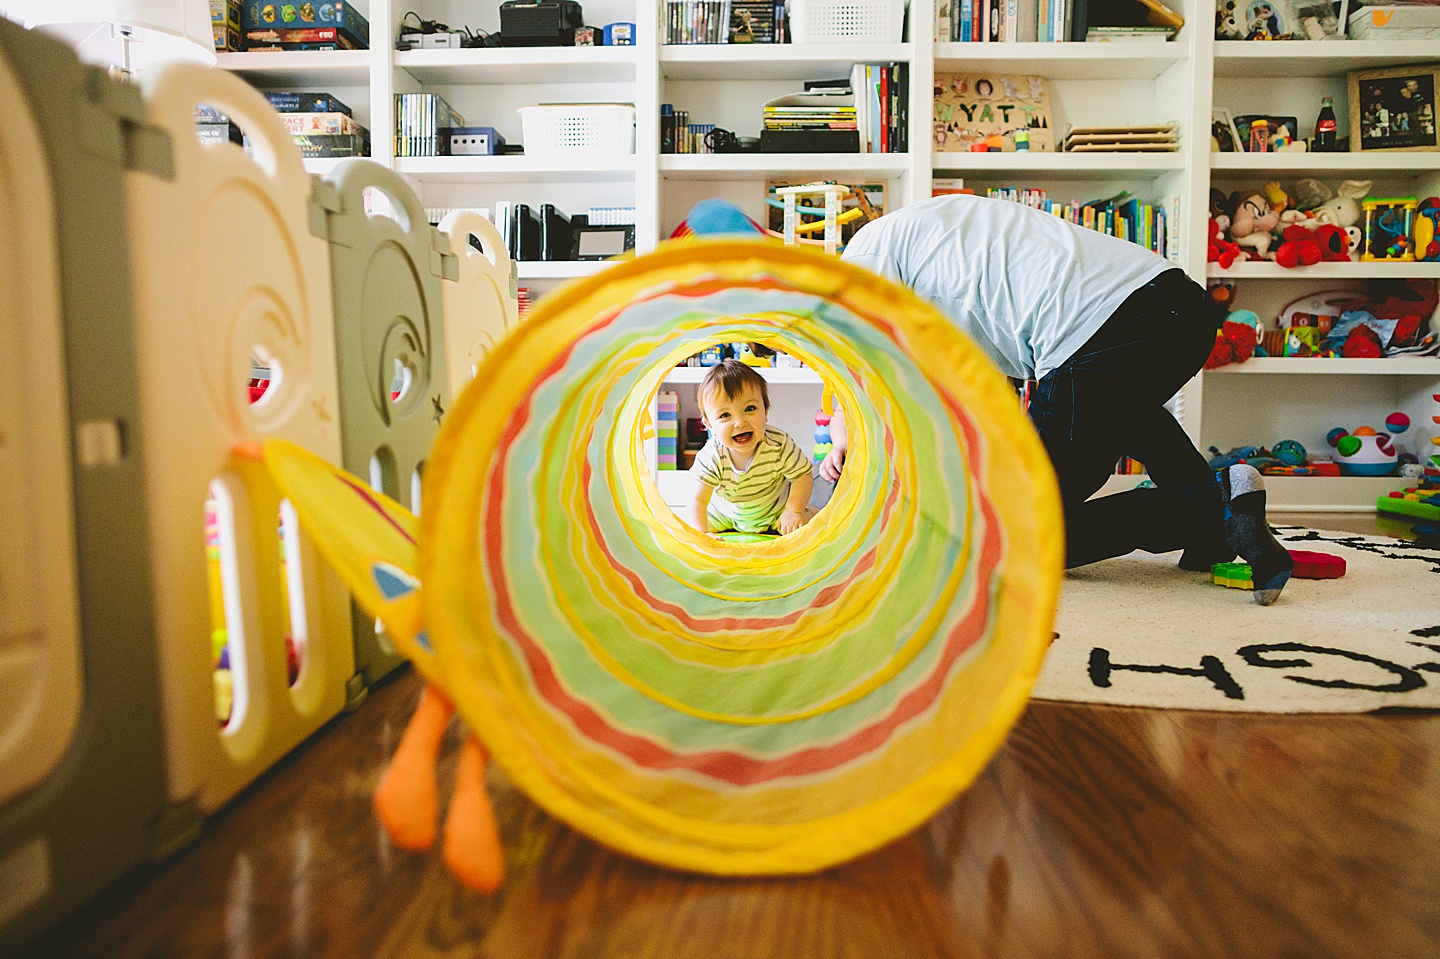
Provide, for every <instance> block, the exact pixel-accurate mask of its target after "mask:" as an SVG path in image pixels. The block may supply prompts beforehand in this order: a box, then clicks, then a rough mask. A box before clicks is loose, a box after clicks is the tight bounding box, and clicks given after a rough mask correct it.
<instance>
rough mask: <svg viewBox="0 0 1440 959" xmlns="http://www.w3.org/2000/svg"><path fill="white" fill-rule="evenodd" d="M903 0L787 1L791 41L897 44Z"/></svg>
mask: <svg viewBox="0 0 1440 959" xmlns="http://www.w3.org/2000/svg"><path fill="white" fill-rule="evenodd" d="M904 32H905V0H790V39H791V42H792V43H859V42H867V43H899V42H900V38H901V36H902V35H903V34H904Z"/></svg>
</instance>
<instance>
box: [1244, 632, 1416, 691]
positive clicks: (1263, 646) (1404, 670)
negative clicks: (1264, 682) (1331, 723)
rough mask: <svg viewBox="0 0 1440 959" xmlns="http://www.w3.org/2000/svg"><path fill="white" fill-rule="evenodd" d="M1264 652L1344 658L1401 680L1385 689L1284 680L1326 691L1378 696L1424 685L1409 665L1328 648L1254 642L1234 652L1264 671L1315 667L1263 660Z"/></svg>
mask: <svg viewBox="0 0 1440 959" xmlns="http://www.w3.org/2000/svg"><path fill="white" fill-rule="evenodd" d="M1266 653H1316V654H1318V655H1321V656H1343V657H1344V658H1345V659H1352V660H1354V661H1355V662H1357V663H1370V664H1372V665H1375V666H1379V667H1380V668H1381V669H1383V670H1386V671H1387V672H1391V673H1394V674H1395V675H1396V676H1398V677H1400V678H1399V679H1398V680H1396V681H1395V682H1393V683H1389V684H1388V685H1384V686H1372V685H1369V684H1368V683H1352V682H1350V680H1348V679H1310V678H1309V677H1307V676H1286V677H1285V678H1286V679H1290V680H1294V681H1295V682H1297V683H1305V684H1306V685H1308V686H1324V687H1326V688H1327V689H1369V690H1372V691H1374V692H1377V693H1408V692H1410V690H1412V689H1419V688H1421V687H1422V686H1424V685H1425V677H1424V676H1421V675H1420V674H1419V673H1417V672H1416V671H1415V670H1413V669H1411V668H1410V667H1408V666H1401V665H1400V664H1399V663H1392V662H1389V661H1388V660H1384V659H1376V658H1375V657H1374V656H1366V655H1365V654H1364V653H1357V652H1354V651H1353V650H1349V649H1331V648H1329V647H1327V646H1310V645H1308V644H1306V643H1257V644H1255V645H1254V646H1242V647H1241V648H1240V649H1237V650H1235V655H1237V656H1239V657H1240V658H1241V659H1243V660H1245V662H1247V663H1249V664H1250V665H1251V666H1262V667H1265V668H1267V669H1288V668H1291V667H1300V666H1311V665H1314V664H1313V663H1311V662H1310V661H1309V660H1307V659H1266V658H1265V654H1266Z"/></svg>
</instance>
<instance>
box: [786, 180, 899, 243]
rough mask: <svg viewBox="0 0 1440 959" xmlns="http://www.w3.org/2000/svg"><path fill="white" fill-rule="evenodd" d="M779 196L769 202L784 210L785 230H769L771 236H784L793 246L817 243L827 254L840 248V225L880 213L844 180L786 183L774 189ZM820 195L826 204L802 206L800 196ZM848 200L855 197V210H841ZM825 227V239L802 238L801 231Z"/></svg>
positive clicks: (861, 193) (862, 191) (862, 193)
mask: <svg viewBox="0 0 1440 959" xmlns="http://www.w3.org/2000/svg"><path fill="white" fill-rule="evenodd" d="M775 194H776V196H778V197H779V199H769V200H767V201H766V202H767V203H770V204H772V205H774V206H778V207H780V208H781V209H783V210H784V212H785V217H784V230H783V231H780V232H776V231H775V230H766V231H765V232H766V233H768V234H770V235H771V236H775V237H779V238H781V239H783V240H784V241H785V242H786V244H788V245H790V246H794V245H795V244H797V243H806V244H811V245H814V246H820V247H824V249H825V252H826V253H836V252H839V249H840V227H841V226H842V225H843V224H846V223H850V222H851V221H853V220H858V219H860V218H861V217H864V219H865V220H866V221H869V220H873V219H875V217H876V216H877V215H878V214H877V213H876V212H875V208H874V207H872V206H871V205H870V200H869V198H868V197H866V196H865V191H864V190H861V189H855V188H852V187H849V186H847V185H846V184H843V183H835V182H833V181H825V182H816V183H806V184H803V185H801V186H784V187H779V188H777V189H776V190H775ZM816 195H820V196H823V197H824V200H825V205H824V206H823V207H812V206H800V205H798V198H799V197H808V196H816ZM846 200H854V201H855V203H856V206H855V207H854V208H853V209H849V210H844V211H842V210H841V205H842V204H843V203H844V202H845V201H846ZM807 216H808V217H811V218H812V219H810V220H809V221H808V222H802V217H807ZM820 230H824V238H823V239H821V240H814V239H810V238H808V237H801V236H800V234H810V233H815V232H817V231H820Z"/></svg>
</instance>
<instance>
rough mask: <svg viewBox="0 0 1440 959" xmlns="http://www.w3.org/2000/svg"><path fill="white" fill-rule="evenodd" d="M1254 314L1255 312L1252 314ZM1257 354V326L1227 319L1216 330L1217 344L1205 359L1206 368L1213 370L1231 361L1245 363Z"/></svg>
mask: <svg viewBox="0 0 1440 959" xmlns="http://www.w3.org/2000/svg"><path fill="white" fill-rule="evenodd" d="M1252 315H1253V314H1252ZM1254 355H1255V326H1254V324H1253V323H1241V322H1237V321H1235V320H1226V321H1225V322H1224V323H1223V324H1221V326H1220V329H1218V330H1216V331H1215V345H1214V346H1212V347H1211V348H1210V355H1209V356H1208V357H1207V358H1206V359H1205V369H1207V370H1213V369H1215V368H1216V367H1218V366H1225V365H1227V364H1230V363H1244V362H1245V361H1246V360H1248V359H1250V357H1252V356H1254Z"/></svg>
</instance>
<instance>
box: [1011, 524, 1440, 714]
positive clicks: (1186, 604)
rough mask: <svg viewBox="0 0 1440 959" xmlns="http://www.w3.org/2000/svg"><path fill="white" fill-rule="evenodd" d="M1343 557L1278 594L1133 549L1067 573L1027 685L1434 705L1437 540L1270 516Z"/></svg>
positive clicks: (1221, 701)
mask: <svg viewBox="0 0 1440 959" xmlns="http://www.w3.org/2000/svg"><path fill="white" fill-rule="evenodd" d="M1272 528H1273V529H1275V531H1276V536H1277V537H1278V538H1279V539H1280V541H1281V542H1282V543H1283V544H1284V545H1285V546H1286V547H1288V548H1290V549H1295V550H1311V551H1314V552H1321V553H1332V554H1334V555H1338V556H1341V557H1343V558H1344V559H1345V562H1346V564H1347V570H1346V573H1345V576H1344V577H1343V578H1341V579H1322V580H1304V579H1294V578H1292V579H1291V580H1290V582H1289V584H1288V585H1286V587H1285V592H1284V593H1283V594H1282V595H1281V597H1280V599H1279V601H1278V602H1276V603H1275V605H1273V606H1268V607H1265V606H1257V605H1255V603H1254V602H1253V601H1252V600H1251V598H1250V593H1249V591H1248V590H1240V589H1227V588H1225V587H1223V586H1216V585H1214V584H1212V583H1211V582H1210V577H1209V575H1208V574H1205V573H1191V572H1186V571H1185V570H1182V569H1179V568H1178V567H1177V566H1176V565H1175V563H1176V560H1178V559H1179V554H1178V553H1170V554H1167V555H1163V556H1153V555H1148V554H1145V553H1132V554H1130V555H1129V556H1124V557H1120V558H1118V559H1112V560H1106V561H1105V562H1102V563H1095V564H1093V565H1091V566H1086V567H1082V568H1080V569H1075V570H1071V571H1069V572H1067V573H1066V574H1065V585H1064V589H1063V591H1062V595H1061V601H1060V614H1059V617H1058V619H1057V622H1056V626H1055V629H1056V631H1057V632H1058V633H1059V634H1060V635H1059V638H1058V639H1056V640H1055V642H1054V645H1052V646H1051V647H1050V653H1049V655H1048V656H1047V658H1046V660H1045V665H1044V668H1043V669H1042V670H1041V673H1040V679H1039V681H1038V682H1037V683H1036V685H1035V689H1034V692H1033V695H1034V696H1035V697H1036V698H1037V699H1062V700H1073V701H1078V702H1088V703H1108V704H1111V705H1116V706H1166V707H1172V708H1179V709H1217V710H1232V711H1238V712H1275V713H1304V712H1314V713H1328V712H1369V711H1372V710H1382V709H1383V710H1394V709H1399V710H1406V709H1417V708H1418V709H1440V550H1435V549H1425V548H1421V547H1417V546H1415V545H1414V544H1411V543H1406V542H1403V541H1401V540H1397V539H1387V538H1383V537H1375V536H1359V535H1354V534H1350V533H1335V532H1326V531H1323V530H1311V529H1303V528H1301V527H1295V526H1277V527H1272Z"/></svg>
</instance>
